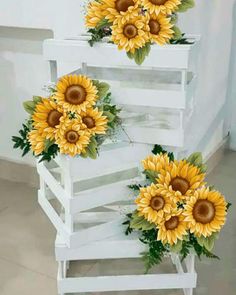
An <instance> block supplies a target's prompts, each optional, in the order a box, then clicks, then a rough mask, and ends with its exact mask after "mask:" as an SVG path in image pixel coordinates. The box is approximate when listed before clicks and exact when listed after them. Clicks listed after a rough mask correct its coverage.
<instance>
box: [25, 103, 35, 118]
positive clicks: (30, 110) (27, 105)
mask: <svg viewBox="0 0 236 295" xmlns="http://www.w3.org/2000/svg"><path fill="white" fill-rule="evenodd" d="M35 106H36V103H35V102H34V101H32V100H28V101H25V102H23V107H24V109H25V111H26V112H27V113H29V114H30V115H32V114H33V113H34V110H35Z"/></svg>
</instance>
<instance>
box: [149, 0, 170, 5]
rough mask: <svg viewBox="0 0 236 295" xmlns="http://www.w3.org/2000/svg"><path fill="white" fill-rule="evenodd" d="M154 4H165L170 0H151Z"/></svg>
mask: <svg viewBox="0 0 236 295" xmlns="http://www.w3.org/2000/svg"><path fill="white" fill-rule="evenodd" d="M149 1H150V2H151V3H152V4H154V5H163V4H165V3H166V2H167V1H168V0H149Z"/></svg>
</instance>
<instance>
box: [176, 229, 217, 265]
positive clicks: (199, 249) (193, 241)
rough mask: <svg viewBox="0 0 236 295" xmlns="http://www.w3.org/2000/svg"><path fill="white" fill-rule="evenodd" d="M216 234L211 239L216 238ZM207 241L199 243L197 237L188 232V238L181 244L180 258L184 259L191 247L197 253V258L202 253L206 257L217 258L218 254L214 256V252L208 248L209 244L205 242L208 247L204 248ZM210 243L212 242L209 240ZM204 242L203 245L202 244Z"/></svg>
mask: <svg viewBox="0 0 236 295" xmlns="http://www.w3.org/2000/svg"><path fill="white" fill-rule="evenodd" d="M216 237H217V235H216V236H214V234H213V237H212V238H211V239H214V240H215V239H216ZM205 243H206V244H207V243H208V242H203V243H202V241H201V244H202V245H201V244H200V243H199V240H198V238H196V237H195V236H194V235H193V234H189V240H184V241H183V244H182V249H181V250H180V254H181V256H182V260H184V259H185V258H186V257H187V256H188V254H189V253H190V250H191V249H193V250H194V251H195V253H196V254H197V256H198V258H199V259H201V256H202V255H204V256H206V257H208V258H214V259H219V257H218V256H216V255H215V254H213V253H212V252H211V251H212V249H213V247H212V249H211V250H209V249H210V248H211V245H208V244H207V247H208V246H209V249H207V248H206V244H205ZM211 243H212V242H211ZM203 244H204V245H203Z"/></svg>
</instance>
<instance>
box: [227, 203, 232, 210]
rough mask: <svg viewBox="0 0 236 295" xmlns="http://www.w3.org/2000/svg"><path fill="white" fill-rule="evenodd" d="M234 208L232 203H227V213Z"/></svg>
mask: <svg viewBox="0 0 236 295" xmlns="http://www.w3.org/2000/svg"><path fill="white" fill-rule="evenodd" d="M231 206H232V203H227V205H226V209H227V211H228V210H229V208H230V207H231Z"/></svg>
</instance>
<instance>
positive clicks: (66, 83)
mask: <svg viewBox="0 0 236 295" xmlns="http://www.w3.org/2000/svg"><path fill="white" fill-rule="evenodd" d="M54 98H55V100H56V101H57V102H58V104H59V105H60V106H62V107H63V109H65V110H66V111H71V112H76V111H77V112H78V113H80V112H81V111H85V110H86V108H88V107H91V106H93V105H94V104H95V103H96V100H97V99H98V96H97V88H96V87H95V86H94V85H93V82H92V80H91V79H89V78H88V77H86V76H82V75H70V76H64V77H62V78H61V79H60V80H59V81H58V83H57V85H56V92H55V93H54Z"/></svg>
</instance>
